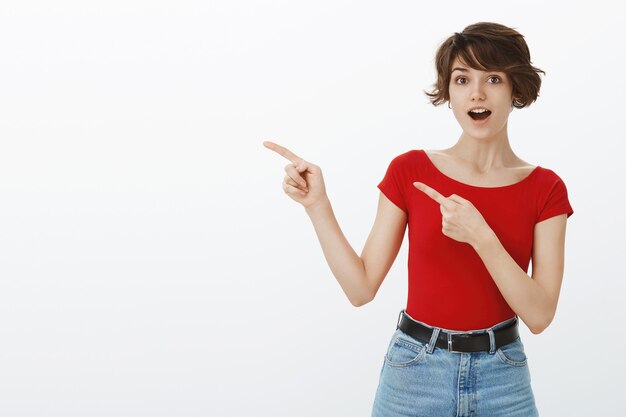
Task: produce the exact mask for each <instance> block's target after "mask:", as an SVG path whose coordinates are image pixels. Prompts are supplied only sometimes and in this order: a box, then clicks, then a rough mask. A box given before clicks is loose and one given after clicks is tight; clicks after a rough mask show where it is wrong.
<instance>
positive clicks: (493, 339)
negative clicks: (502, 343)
mask: <svg viewBox="0 0 626 417" xmlns="http://www.w3.org/2000/svg"><path fill="white" fill-rule="evenodd" d="M487 333H489V354H490V355H493V354H494V353H496V336H495V334H494V333H493V329H492V328H491V327H490V328H488V329H487Z"/></svg>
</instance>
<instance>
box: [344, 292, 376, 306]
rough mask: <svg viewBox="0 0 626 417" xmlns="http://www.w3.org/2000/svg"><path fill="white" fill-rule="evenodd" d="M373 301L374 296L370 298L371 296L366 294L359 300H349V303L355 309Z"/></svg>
mask: <svg viewBox="0 0 626 417" xmlns="http://www.w3.org/2000/svg"><path fill="white" fill-rule="evenodd" d="M373 299H374V296H372V295H371V294H367V295H366V296H363V297H360V298H353V299H351V300H350V303H352V305H353V306H355V307H362V306H364V305H365V304H368V303H369V302H370V301H372V300H373Z"/></svg>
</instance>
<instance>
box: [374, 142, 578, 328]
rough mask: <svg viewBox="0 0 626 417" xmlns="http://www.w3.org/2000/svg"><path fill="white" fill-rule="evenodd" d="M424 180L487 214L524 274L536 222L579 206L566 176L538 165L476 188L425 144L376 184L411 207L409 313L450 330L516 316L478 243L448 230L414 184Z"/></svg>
mask: <svg viewBox="0 0 626 417" xmlns="http://www.w3.org/2000/svg"><path fill="white" fill-rule="evenodd" d="M415 181H420V182H423V183H424V184H426V185H428V186H430V187H432V188H434V189H435V190H437V191H438V192H439V193H441V194H442V195H443V196H445V197H448V196H450V195H451V194H457V195H459V196H461V197H463V198H465V199H467V200H469V201H471V202H472V204H473V205H474V206H475V207H476V209H478V211H479V212H480V213H481V214H482V216H483V217H484V219H485V221H486V222H487V224H488V225H489V226H490V227H491V229H492V230H493V231H494V232H495V234H496V235H497V236H498V239H499V240H500V242H501V243H502V245H503V246H504V248H505V249H506V250H507V252H508V253H509V255H511V257H512V258H513V259H514V260H515V262H517V264H518V265H519V266H520V268H522V269H523V270H524V271H525V272H527V273H528V265H529V262H530V258H531V253H532V242H533V230H534V226H535V224H536V223H538V222H540V221H542V220H545V219H548V218H550V217H553V216H556V215H558V214H563V213H567V217H568V218H569V217H570V216H571V215H572V214H573V213H574V210H573V209H572V206H571V205H570V203H569V200H568V197H567V189H566V187H565V184H564V183H563V181H562V180H561V178H560V177H559V176H558V175H557V174H556V173H554V172H553V171H552V170H550V169H547V168H543V167H541V166H537V167H536V168H535V169H534V170H533V171H532V172H531V173H530V174H529V175H528V176H527V177H526V178H524V179H522V180H521V181H519V182H516V183H514V184H510V185H505V186H503V187H478V186H473V185H468V184H464V183H462V182H459V181H456V180H454V179H452V178H450V177H448V176H447V175H445V174H444V173H443V172H441V171H439V169H437V167H435V165H434V164H433V163H432V161H431V160H430V158H429V157H428V155H427V154H426V152H424V150H422V149H419V150H411V151H408V152H406V153H403V154H401V155H398V156H397V157H395V158H394V159H393V160H392V161H391V163H390V164H389V167H388V168H387V172H386V174H385V176H384V178H383V179H382V181H381V182H380V184H378V188H379V189H380V191H382V192H383V193H384V194H385V196H387V198H388V199H389V200H391V201H392V202H393V203H394V204H395V205H396V206H398V207H399V208H401V209H402V210H404V211H405V212H406V213H407V217H408V220H407V221H408V227H409V257H408V272H409V288H408V297H407V306H406V312H407V313H408V314H409V315H410V316H411V317H413V318H414V319H416V320H419V321H422V322H424V323H427V324H429V325H431V326H436V327H441V328H444V329H450V330H463V331H466V330H477V329H484V328H488V327H491V326H493V325H494V324H496V323H499V322H501V321H504V320H507V319H509V318H511V317H513V316H515V315H516V314H515V312H514V311H513V310H512V309H511V307H509V305H508V304H507V302H506V300H505V299H504V297H503V296H502V294H501V293H500V291H499V289H498V287H497V286H496V284H495V282H494V281H493V279H492V278H491V275H490V274H489V271H487V268H486V267H485V265H484V264H483V262H482V260H481V259H480V257H479V256H478V253H476V251H475V250H474V248H473V247H472V246H471V245H470V244H468V243H465V242H459V241H457V240H454V239H452V238H450V237H448V236H446V235H444V234H443V232H442V230H441V228H442V223H441V222H442V220H441V219H442V214H441V211H440V208H439V204H438V203H437V202H436V201H435V200H433V199H432V198H430V197H429V196H427V195H426V194H424V193H423V192H422V191H420V190H418V189H417V188H415V186H414V185H413V182H415Z"/></svg>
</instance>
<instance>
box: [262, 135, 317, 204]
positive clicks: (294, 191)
mask: <svg viewBox="0 0 626 417" xmlns="http://www.w3.org/2000/svg"><path fill="white" fill-rule="evenodd" d="M263 146H265V147H266V148H268V149H271V150H273V151H274V152H276V153H278V154H280V155H282V156H284V157H285V158H287V159H288V160H289V161H291V163H290V164H287V165H285V172H286V173H287V175H285V178H284V179H283V190H284V191H285V193H286V194H287V195H288V196H289V197H291V199H293V200H295V201H297V202H298V203H300V204H302V205H303V206H304V208H306V209H309V208H312V207H314V206H316V205H318V204H322V203H324V201H326V200H328V196H327V195H326V187H325V185H324V178H323V177H322V170H321V168H320V167H318V166H317V165H315V164H312V163H310V162H307V161H305V160H304V159H302V158H300V157H299V156H297V155H295V154H294V153H293V152H291V151H290V150H289V149H287V148H285V147H283V146H280V145H278V144H276V143H274V142H270V141H267V140H266V141H264V142H263Z"/></svg>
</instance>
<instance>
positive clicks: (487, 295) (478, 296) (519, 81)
mask: <svg viewBox="0 0 626 417" xmlns="http://www.w3.org/2000/svg"><path fill="white" fill-rule="evenodd" d="M435 60H436V68H437V82H436V83H435V84H434V89H433V91H432V92H426V94H427V95H428V96H429V97H430V99H431V102H432V104H433V105H435V106H436V105H439V104H442V103H444V102H448V106H449V107H450V108H451V109H452V112H453V114H454V117H455V118H456V120H457V121H458V123H459V124H460V125H461V128H462V129H463V132H462V134H461V136H460V138H459V139H458V141H457V143H456V144H454V145H453V146H452V147H450V148H447V149H442V150H423V149H416V150H410V151H408V152H405V153H403V154H401V155H398V156H397V157H395V158H394V159H393V160H392V161H391V163H390V164H389V166H388V168H387V171H386V174H385V176H384V178H383V179H382V181H381V182H380V183H379V184H378V188H379V189H380V191H381V194H380V199H379V203H378V213H377V215H376V220H375V222H374V226H373V228H372V231H371V233H370V235H369V237H368V239H367V241H366V243H365V247H364V248H363V253H362V254H361V256H359V255H357V254H356V253H355V251H354V250H353V249H352V247H351V246H350V244H349V243H348V241H347V240H346V238H345V237H344V235H343V233H342V231H341V229H340V228H339V225H338V224H337V221H336V219H335V216H334V214H333V211H332V208H331V205H330V202H329V200H328V197H327V195H326V192H325V187H324V181H323V179H322V172H321V170H320V168H319V167H318V166H317V165H314V164H312V163H310V162H308V161H305V160H304V159H302V158H300V157H298V156H296V155H295V154H293V153H292V152H290V151H289V150H287V149H286V148H284V147H282V146H279V145H277V144H275V143H272V142H264V145H265V146H266V147H267V148H269V149H272V150H274V151H276V152H278V153H279V154H281V155H282V156H284V157H285V158H287V159H289V160H290V161H291V163H290V164H288V165H287V166H286V167H285V171H286V172H287V175H286V176H285V179H284V181H283V190H284V191H285V192H286V193H287V195H288V196H289V197H291V198H292V199H294V200H295V201H297V202H299V203H301V204H302V205H303V206H304V207H305V209H306V212H307V214H308V215H309V217H310V218H311V221H312V222H313V225H314V227H315V231H316V233H317V236H318V238H319V240H320V243H321V246H322V249H323V251H324V255H325V257H326V260H327V261H328V264H329V265H330V268H331V270H332V272H333V274H334V275H335V277H336V278H337V280H338V281H339V284H340V285H341V287H342V289H343V291H344V292H345V293H346V295H347V297H348V299H349V300H350V302H351V303H352V304H353V305H355V306H362V305H364V304H366V303H368V302H370V301H371V300H373V299H374V297H375V295H376V293H377V291H378V289H379V287H380V285H381V284H382V282H383V280H384V278H385V276H386V275H387V272H388V271H389V268H390V267H391V265H392V263H393V261H394V260H395V258H396V255H397V253H398V250H399V248H400V246H401V244H402V241H403V238H404V234H405V230H406V228H407V226H408V229H409V261H408V273H409V277H408V278H409V291H408V300H407V306H406V308H405V309H403V310H402V311H400V316H399V318H398V323H397V325H396V330H395V332H394V333H393V335H392V337H391V340H390V342H389V345H388V347H387V351H386V353H385V356H384V360H383V364H382V369H381V371H380V376H379V384H378V389H377V391H376V396H375V399H374V404H373V410H372V415H373V416H377V417H381V416H390V417H391V416H393V417H400V416H428V417H433V416H437V417H440V416H470V415H471V416H474V417H481V416H508V417H513V416H520V417H522V416H524V417H529V416H536V415H538V412H537V408H536V405H535V399H534V395H533V391H532V388H531V383H530V382H531V379H530V372H529V367H528V359H527V357H526V354H525V352H524V345H523V343H522V340H521V339H520V336H519V328H518V324H519V318H521V320H522V321H523V322H524V324H525V325H526V326H527V327H528V328H529V329H530V331H531V332H532V333H533V334H539V333H541V332H542V331H543V330H544V329H545V328H546V327H547V326H548V325H549V324H550V323H551V321H552V319H553V318H554V314H555V311H556V306H557V301H558V298H559V292H560V288H561V281H562V278H563V270H564V245H565V227H566V222H567V218H568V217H569V216H571V215H572V214H573V212H574V211H573V210H572V207H571V205H570V203H569V201H568V196H567V189H566V187H565V184H564V182H563V181H562V180H561V178H560V177H559V176H558V175H557V174H556V173H555V172H554V171H552V170H550V169H548V168H544V167H541V166H534V165H531V164H529V163H527V162H525V161H523V160H522V159H520V158H519V157H518V156H517V155H515V153H514V152H513V150H512V148H511V146H510V144H509V139H508V134H507V121H508V117H509V114H510V113H511V111H512V110H513V108H524V107H527V106H529V105H530V104H531V103H532V102H534V101H535V100H536V99H537V97H538V94H539V88H540V86H541V79H540V77H539V73H540V72H542V73H543V71H542V70H540V69H538V68H535V67H533V66H532V65H531V61H530V53H529V50H528V46H527V45H526V42H525V41H524V38H523V36H522V35H521V34H519V33H518V32H517V31H515V30H514V29H511V28H509V27H506V26H503V25H500V24H496V23H485V22H482V23H476V24H473V25H470V26H468V27H466V28H465V29H464V30H463V31H462V32H461V33H454V35H452V36H450V37H449V38H448V39H446V40H445V41H444V42H443V43H442V44H441V46H440V47H439V49H438V51H437V54H436V59H435ZM531 256H532V259H533V269H532V277H530V276H528V274H527V272H528V265H529V262H530V258H531Z"/></svg>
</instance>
